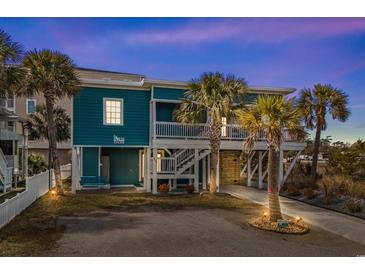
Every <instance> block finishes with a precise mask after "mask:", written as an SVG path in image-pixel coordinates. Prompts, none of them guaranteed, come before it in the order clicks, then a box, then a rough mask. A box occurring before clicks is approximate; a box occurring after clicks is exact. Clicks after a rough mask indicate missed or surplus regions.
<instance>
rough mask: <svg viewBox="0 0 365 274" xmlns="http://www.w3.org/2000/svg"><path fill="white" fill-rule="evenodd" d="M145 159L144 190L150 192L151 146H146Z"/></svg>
mask: <svg viewBox="0 0 365 274" xmlns="http://www.w3.org/2000/svg"><path fill="white" fill-rule="evenodd" d="M146 161H147V168H146V169H147V171H146V173H145V175H144V176H145V177H146V191H147V192H151V191H152V189H151V148H147V150H146Z"/></svg>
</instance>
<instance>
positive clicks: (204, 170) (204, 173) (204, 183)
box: [202, 156, 209, 190]
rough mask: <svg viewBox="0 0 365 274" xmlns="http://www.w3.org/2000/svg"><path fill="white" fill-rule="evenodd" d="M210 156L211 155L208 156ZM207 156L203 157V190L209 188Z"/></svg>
mask: <svg viewBox="0 0 365 274" xmlns="http://www.w3.org/2000/svg"><path fill="white" fill-rule="evenodd" d="M208 157H209V156H208ZM206 158H207V157H206V156H205V157H204V158H203V160H202V162H203V170H202V172H203V174H202V175H203V178H202V179H203V190H206V189H207V165H206Z"/></svg>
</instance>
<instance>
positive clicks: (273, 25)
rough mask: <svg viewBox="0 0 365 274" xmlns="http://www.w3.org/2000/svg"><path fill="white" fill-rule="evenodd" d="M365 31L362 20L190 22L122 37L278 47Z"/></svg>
mask: <svg viewBox="0 0 365 274" xmlns="http://www.w3.org/2000/svg"><path fill="white" fill-rule="evenodd" d="M364 31H365V18H260V19H256V18H231V19H225V18H223V19H205V20H202V19H191V20H190V21H189V22H188V23H186V24H185V25H183V26H178V27H170V28H168V29H166V28H165V29H147V30H146V29H145V30H142V31H137V32H133V33H127V34H126V33H123V36H124V38H125V39H126V40H127V41H128V42H130V43H136V42H138V43H145V44H159V43H169V44H171V43H178V44H199V43H207V42H220V41H224V40H228V39H229V40H237V41H240V42H243V43H250V42H262V43H280V42H284V41H287V40H291V39H306V38H311V39H313V38H316V39H322V38H328V37H333V36H337V35H344V34H349V33H355V32H364Z"/></svg>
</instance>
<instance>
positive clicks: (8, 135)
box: [0, 128, 23, 142]
mask: <svg viewBox="0 0 365 274" xmlns="http://www.w3.org/2000/svg"><path fill="white" fill-rule="evenodd" d="M0 140H18V141H19V142H21V141H23V136H22V135H21V134H17V133H16V132H14V131H11V130H8V129H4V128H1V129H0Z"/></svg>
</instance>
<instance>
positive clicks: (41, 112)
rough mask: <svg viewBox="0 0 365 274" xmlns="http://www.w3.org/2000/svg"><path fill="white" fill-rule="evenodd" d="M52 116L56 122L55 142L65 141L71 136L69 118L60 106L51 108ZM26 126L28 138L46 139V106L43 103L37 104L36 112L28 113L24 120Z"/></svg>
mask: <svg viewBox="0 0 365 274" xmlns="http://www.w3.org/2000/svg"><path fill="white" fill-rule="evenodd" d="M53 116H54V120H55V123H56V140H57V142H63V141H67V140H69V139H70V137H71V130H70V126H71V118H70V116H69V115H68V114H67V113H66V111H65V110H64V109H63V108H61V107H57V106H56V107H55V108H54V109H53ZM25 125H26V127H27V128H28V130H29V139H32V140H35V139H46V140H48V139H49V138H48V122H47V108H46V105H45V104H42V105H38V106H37V108H36V112H34V113H32V114H30V115H29V118H28V120H27V121H26V124H25Z"/></svg>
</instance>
